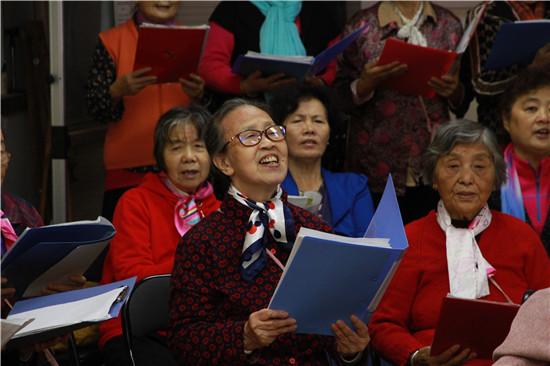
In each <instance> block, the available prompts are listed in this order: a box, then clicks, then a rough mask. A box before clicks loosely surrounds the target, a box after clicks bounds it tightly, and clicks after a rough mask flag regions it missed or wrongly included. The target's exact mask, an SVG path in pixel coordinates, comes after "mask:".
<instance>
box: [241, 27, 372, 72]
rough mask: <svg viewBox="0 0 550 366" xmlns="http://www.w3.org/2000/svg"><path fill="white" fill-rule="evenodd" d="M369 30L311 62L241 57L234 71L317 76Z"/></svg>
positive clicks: (346, 39)
mask: <svg viewBox="0 0 550 366" xmlns="http://www.w3.org/2000/svg"><path fill="white" fill-rule="evenodd" d="M367 28H368V25H367V24H365V25H363V26H361V27H359V28H358V29H356V30H355V31H353V32H352V33H350V34H348V35H347V36H346V37H345V38H343V39H341V40H340V41H339V42H337V43H336V44H334V45H332V46H330V47H328V48H327V49H326V50H324V51H323V52H321V53H320V54H319V55H317V57H314V58H311V59H310V61H303V60H300V61H297V60H293V59H292V58H290V57H289V58H285V57H284V56H273V58H269V57H270V55H261V56H260V57H257V56H254V55H239V57H237V59H236V60H235V62H234V64H233V67H232V70H233V72H234V73H235V74H239V75H242V76H248V75H250V74H252V73H254V72H256V71H258V70H259V71H261V72H262V75H263V76H269V75H273V74H278V73H283V74H286V75H287V76H292V77H295V78H297V79H302V78H304V77H305V76H306V75H317V74H319V73H321V72H322V71H323V70H324V69H325V68H326V67H327V66H328V64H330V62H331V61H332V60H334V59H335V58H336V57H337V56H338V55H339V54H340V53H342V52H344V50H345V49H346V48H347V47H348V46H349V45H350V44H352V43H353V42H354V41H355V40H356V39H357V38H358V37H359V36H360V35H361V34H362V33H363V32H365V31H366V30H367Z"/></svg>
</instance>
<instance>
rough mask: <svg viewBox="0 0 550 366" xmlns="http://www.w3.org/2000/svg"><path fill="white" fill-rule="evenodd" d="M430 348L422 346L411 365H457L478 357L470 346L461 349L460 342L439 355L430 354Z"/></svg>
mask: <svg viewBox="0 0 550 366" xmlns="http://www.w3.org/2000/svg"><path fill="white" fill-rule="evenodd" d="M430 350H431V347H429V346H428V347H424V348H421V349H420V351H419V352H418V353H417V354H416V357H415V358H414V360H413V362H412V365H411V366H455V365H462V364H464V363H465V362H467V361H470V360H471V359H473V358H476V357H477V355H476V354H475V353H474V352H471V351H470V349H469V348H465V349H462V350H461V349H460V346H459V345H458V344H455V345H454V346H452V347H451V348H449V349H448V350H446V351H445V352H443V353H441V354H440V355H438V356H430Z"/></svg>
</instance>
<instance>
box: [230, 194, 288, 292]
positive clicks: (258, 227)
mask: <svg viewBox="0 0 550 366" xmlns="http://www.w3.org/2000/svg"><path fill="white" fill-rule="evenodd" d="M227 193H228V194H229V195H230V196H232V197H233V198H234V199H235V200H236V201H237V202H239V203H240V204H242V205H244V206H246V207H250V208H251V209H252V210H253V211H252V213H251V214H250V217H249V219H248V225H247V232H246V235H245V237H244V243H243V250H242V254H241V275H242V278H243V279H244V280H246V281H248V282H253V281H254V279H255V278H256V276H257V275H258V273H260V272H261V271H262V269H263V268H264V267H265V265H266V264H267V254H266V242H267V240H268V237H267V235H268V234H267V233H268V232H269V233H271V236H272V237H273V238H274V239H275V241H277V242H278V243H279V244H281V245H282V247H283V248H284V249H290V248H291V247H292V245H293V244H294V239H295V238H296V233H295V229H294V220H293V218H292V214H291V212H290V210H289V208H288V207H286V206H285V204H284V203H283V201H282V200H281V196H282V194H283V190H282V189H281V187H280V186H279V187H278V188H277V193H275V195H274V196H273V198H272V199H271V200H270V201H266V202H256V201H253V200H251V199H250V198H248V197H246V196H245V195H244V194H242V193H241V192H239V190H238V189H237V188H235V187H234V186H233V185H231V187H229V191H228V192H227ZM266 228H267V229H268V230H266Z"/></svg>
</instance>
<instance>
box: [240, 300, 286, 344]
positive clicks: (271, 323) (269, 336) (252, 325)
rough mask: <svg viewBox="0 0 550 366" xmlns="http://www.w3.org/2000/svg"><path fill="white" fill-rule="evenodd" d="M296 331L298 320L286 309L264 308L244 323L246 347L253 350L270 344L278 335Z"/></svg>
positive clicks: (251, 315)
mask: <svg viewBox="0 0 550 366" xmlns="http://www.w3.org/2000/svg"><path fill="white" fill-rule="evenodd" d="M294 331H296V320H295V319H293V318H290V317H289V316H288V313H287V312H286V311H280V310H269V309H262V310H258V311H256V312H254V313H252V314H250V316H249V317H248V321H247V322H246V323H245V324H244V349H245V350H247V351H253V350H255V349H258V348H263V347H267V346H269V345H270V344H271V343H273V341H275V339H277V337H278V336H280V335H281V334H285V333H290V332H294Z"/></svg>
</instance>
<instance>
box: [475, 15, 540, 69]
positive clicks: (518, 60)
mask: <svg viewBox="0 0 550 366" xmlns="http://www.w3.org/2000/svg"><path fill="white" fill-rule="evenodd" d="M547 43H550V20H548V19H540V20H527V21H518V22H510V23H504V24H502V26H501V27H500V30H499V31H498V33H497V36H496V38H495V41H494V42H493V47H492V48H491V53H490V54H489V58H488V59H487V62H486V63H485V68H486V69H490V70H492V69H501V68H503V67H507V66H510V65H514V64H528V63H530V62H531V61H533V58H534V57H535V55H536V53H537V51H538V50H539V49H540V48H541V47H543V46H544V45H546V44H547Z"/></svg>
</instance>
